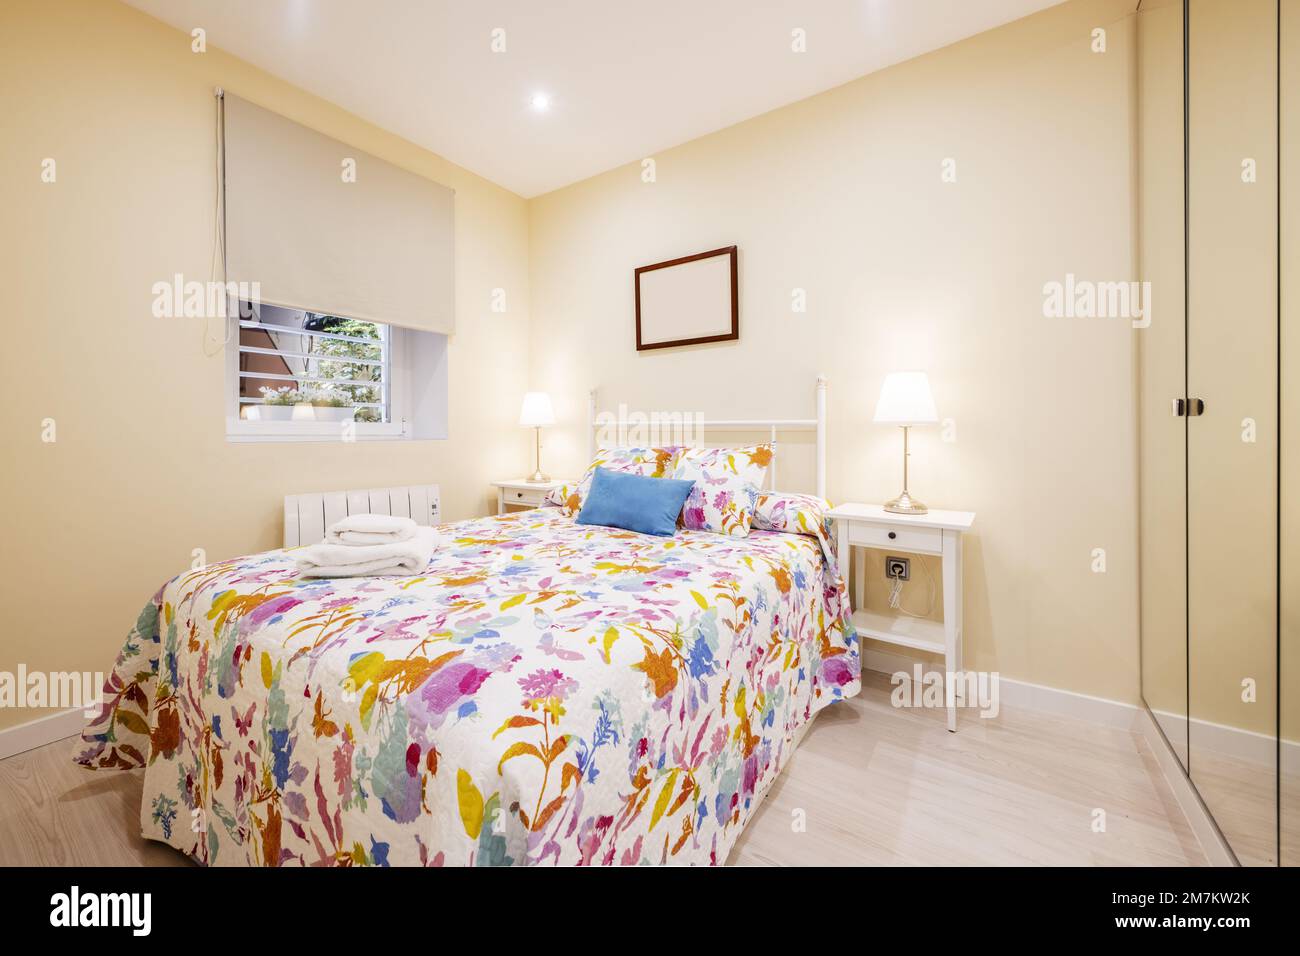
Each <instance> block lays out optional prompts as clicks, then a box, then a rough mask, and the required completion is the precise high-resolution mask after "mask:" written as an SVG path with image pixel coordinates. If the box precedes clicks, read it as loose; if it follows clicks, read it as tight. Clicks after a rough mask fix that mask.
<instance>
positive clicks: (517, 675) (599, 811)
mask: <svg viewBox="0 0 1300 956" xmlns="http://www.w3.org/2000/svg"><path fill="white" fill-rule="evenodd" d="M827 530H828V529H827V528H826V526H825V525H824V524H817V525H814V526H812V527H804V528H802V529H801V530H800V531H799V532H795V531H753V532H751V533H750V535H749V536H748V537H746V538H737V537H728V536H725V535H719V534H710V533H707V532H691V531H684V530H679V531H678V533H677V534H676V536H674V537H670V538H656V537H652V536H648V535H640V534H635V533H631V532H624V531H618V530H615V529H609V528H597V527H591V526H584V525H579V524H577V523H575V521H574V519H573V517H570V516H566V514H565V513H564V511H563V510H562V509H560V508H555V507H545V508H541V509H538V510H535V511H526V512H521V513H517V514H511V515H502V516H493V517H488V518H481V519H474V520H470V521H463V522H458V523H455V524H449V525H442V526H440V527H437V528H435V529H434V531H433V533H434V535H435V538H436V548H435V552H434V558H433V560H432V562H431V563H430V565H429V567H428V569H427V571H426V572H425V573H424V574H421V575H418V576H416V577H406V578H340V579H307V578H301V577H299V576H298V573H297V570H296V568H295V565H294V562H293V557H292V552H291V551H287V550H276V551H270V552H266V553H263V554H258V555H253V556H250V557H243V558H238V559H235V560H232V561H226V562H222V563H218V564H212V565H208V566H205V567H202V568H199V569H197V570H192V571H189V572H186V573H184V574H181V575H178V576H177V577H175V578H173V579H171V580H170V581H168V582H167V583H166V584H165V585H164V586H163V587H162V588H161V589H160V590H159V591H158V593H157V594H156V595H155V596H154V598H153V599H152V600H151V601H150V602H149V603H148V604H147V605H146V606H145V608H144V610H143V611H142V612H141V614H140V616H139V619H138V620H137V621H136V623H135V626H134V627H133V628H132V629H131V632H130V634H129V636H128V638H127V640H126V642H125V644H124V646H123V647H122V650H121V653H120V655H119V657H118V659H117V662H116V665H115V666H114V669H113V671H112V674H111V675H110V677H109V678H108V680H107V683H106V687H105V691H104V697H103V701H102V707H101V710H100V712H99V713H98V714H97V716H95V717H94V718H93V719H92V720H91V721H90V722H89V724H88V726H87V727H86V729H85V731H84V733H83V738H82V745H81V747H80V749H79V752H78V755H77V758H76V759H77V761H78V762H79V763H81V764H82V765H84V766H86V767H89V768H95V769H113V768H121V769H129V768H138V767H143V768H144V793H143V799H142V805H141V824H142V828H143V834H144V836H145V837H147V838H149V839H152V840H158V841H161V842H163V843H166V844H169V845H170V846H173V847H175V848H176V849H178V850H181V851H182V852H184V853H186V854H188V855H189V856H190V857H192V858H193V859H194V860H196V861H198V862H200V863H204V864H210V865H266V866H280V865H309V866H338V865H376V866H384V865H424V866H441V865H478V866H486V865H510V864H606V865H608V864H619V865H632V864H721V863H724V862H725V861H726V859H727V855H728V852H729V851H730V849H731V847H732V845H733V844H734V843H735V841H736V839H737V838H738V836H739V834H740V832H741V830H742V829H743V828H744V826H745V824H746V823H747V822H748V820H749V819H750V817H751V816H752V815H753V813H754V811H755V809H756V808H757V805H758V802H759V800H760V798H761V796H762V795H763V793H764V792H765V791H766V789H767V788H768V787H769V786H770V785H771V784H772V782H773V781H774V780H775V778H776V776H777V775H778V774H779V773H780V771H781V769H782V768H783V767H784V766H785V764H786V762H787V761H788V760H789V757H790V754H791V753H792V751H793V746H794V743H795V741H796V739H797V736H798V735H799V733H800V731H801V730H802V729H803V728H804V727H805V726H806V725H807V724H808V723H809V722H810V721H811V720H812V718H813V717H814V716H815V715H816V713H817V712H818V711H820V710H821V709H822V708H824V707H826V706H828V705H829V704H832V703H834V702H836V701H839V700H842V699H844V698H845V697H849V696H852V695H854V694H856V693H857V692H858V690H859V666H860V665H859V653H858V643H857V639H856V636H855V634H854V632H853V627H852V624H851V623H850V621H849V608H848V601H847V595H846V592H845V588H844V585H843V581H842V579H841V576H840V574H839V572H838V569H837V568H836V564H835V556H834V553H833V551H832V548H831V537H830V535H828V534H827V533H826V532H827Z"/></svg>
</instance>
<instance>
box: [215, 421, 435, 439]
mask: <svg viewBox="0 0 1300 956" xmlns="http://www.w3.org/2000/svg"><path fill="white" fill-rule="evenodd" d="M344 424H345V423H344V422H250V421H245V420H242V419H233V418H227V419H226V441H231V442H293V441H315V442H325V441H336V442H342V441H343V440H344V439H343V436H344V434H345V433H344ZM352 428H353V429H354V430H353V432H352V435H353V437H354V439H355V440H356V441H406V440H407V439H408V438H409V437H410V436H409V435H408V433H407V428H406V423H405V422H355V423H353V425H352Z"/></svg>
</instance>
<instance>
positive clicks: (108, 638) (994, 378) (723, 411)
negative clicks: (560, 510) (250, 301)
mask: <svg viewBox="0 0 1300 956" xmlns="http://www.w3.org/2000/svg"><path fill="white" fill-rule="evenodd" d="M1132 7H1133V3H1132V2H1131V0H1074V2H1071V3H1068V4H1065V5H1064V6H1061V7H1057V8H1053V9H1051V10H1049V11H1046V12H1044V13H1042V14H1039V15H1037V16H1034V17H1032V18H1029V19H1027V20H1023V21H1019V22H1017V23H1013V24H1010V25H1008V26H1006V27H1003V28H1000V29H998V30H996V31H993V32H991V33H987V34H983V35H980V36H978V37H974V38H972V39H970V40H968V41H965V42H963V43H960V44H957V45H955V46H952V47H949V48H947V49H944V50H942V51H938V52H936V53H934V54H931V55H928V56H925V57H922V58H920V59H918V60H914V61H910V62H908V63H904V64H901V65H899V66H896V67H893V68H890V69H888V70H885V71H883V72H881V73H878V74H874V75H872V76H868V77H865V78H863V79H861V80H858V81H855V82H853V83H850V84H848V85H846V86H843V87H840V88H838V89H836V90H832V91H829V92H827V93H824V94H821V95H819V96H816V97H813V98H811V99H809V100H806V101H803V102H800V103H797V104H794V105H791V106H788V107H785V108H783V109H780V110H777V111H774V112H772V113H769V114H766V115H763V116H760V117H757V118H755V119H753V120H750V121H748V122H745V123H742V124H740V125H738V126H735V127H732V128H730V129H726V130H723V131H721V132H718V133H715V134H712V135H710V136H706V137H703V138H701V139H699V140H696V141H693V142H691V143H687V144H685V145H683V146H680V147H677V148H675V149H672V150H668V151H666V152H664V153H661V154H659V155H657V156H656V157H655V159H656V161H657V174H658V175H657V182H655V183H653V184H647V183H643V182H642V181H641V178H640V173H641V166H640V164H632V165H629V166H627V167H623V168H620V169H617V170H614V171H611V172H609V173H606V174H603V175H601V176H597V177H595V178H593V179H590V180H587V181H585V182H582V183H579V184H576V185H574V186H572V187H569V188H567V189H564V190H560V191H558V192H555V193H552V194H550V195H547V196H544V197H541V198H539V199H536V200H533V201H531V202H528V203H525V202H524V201H523V200H521V199H520V198H518V197H516V196H514V195H513V194H511V193H509V192H507V191H506V190H503V189H500V188H498V187H496V186H494V185H492V184H490V183H488V182H486V181H484V180H482V179H480V178H478V177H476V176H473V175H471V174H470V173H468V172H466V171H465V170H462V169H459V168H457V167H455V166H453V165H451V164H449V163H447V162H446V161H444V160H442V159H441V158H439V157H437V156H434V155H432V154H430V153H428V152H426V151H424V150H422V149H419V148H417V147H415V146H414V145H412V144H410V143H407V142H405V141H403V140H400V139H398V138H397V137H395V136H392V135H390V134H388V133H385V132H383V131H381V130H378V129H376V128H375V127H373V126H371V125H369V124H367V123H365V122H363V121H361V120H359V119H358V118H356V117H354V116H351V115H349V114H347V113H345V112H343V111H342V110H340V109H338V108H337V107H334V106H332V105H330V104H328V103H325V102H323V101H321V100H319V99H316V98H315V97H312V96H310V95H308V94H306V93H304V92H302V91H301V90H298V89H296V88H294V87H291V86H289V85H287V84H286V83H284V82H282V81H280V80H278V79H275V78H274V77H272V76H270V75H268V74H266V73H263V72H261V71H258V70H256V69H254V68H252V67H251V66H249V65H248V64H246V63H243V62H242V61H239V60H237V59H234V58H232V57H230V56H228V55H226V54H224V53H222V52H220V51H217V50H214V49H211V48H209V52H208V53H206V54H202V55H199V54H194V53H191V52H190V47H189V37H188V36H187V35H185V34H183V33H181V32H178V31H176V30H173V29H171V28H169V27H167V26H164V25H162V24H160V23H158V22H157V21H154V20H152V19H150V18H148V17H146V16H144V15H142V14H140V13H138V12H136V11H134V10H132V9H130V8H128V7H125V6H121V5H118V4H113V3H103V2H92V0H59V2H57V3H40V2H36V0H8V2H6V3H5V4H4V6H3V8H0V10H2V12H0V116H3V117H4V124H5V130H6V132H5V138H4V147H3V153H2V154H0V208H3V210H4V215H5V219H6V226H7V228H6V229H5V230H4V238H3V246H0V261H3V262H4V263H5V264H6V269H7V270H8V271H7V273H6V278H7V279H8V280H9V281H7V282H6V283H5V287H6V290H7V292H8V295H9V297H10V302H9V315H10V316H11V317H12V318H11V327H12V328H14V329H15V330H16V331H18V332H20V333H21V336H20V337H21V341H22V343H23V345H24V348H25V353H24V354H25V359H24V360H23V361H21V362H15V363H13V365H12V366H11V367H10V369H9V370H8V373H9V394H10V396H11V398H10V400H9V401H6V402H4V403H3V410H2V411H0V416H2V418H0V420H3V422H4V423H5V424H6V425H7V426H8V430H7V433H8V434H9V435H11V436H13V437H12V440H11V441H12V444H11V447H12V448H13V449H14V450H13V452H12V453H11V454H10V455H8V456H7V461H6V466H5V471H4V485H3V491H4V498H5V500H6V501H7V502H9V503H10V505H11V511H10V515H9V527H8V529H7V532H8V536H9V540H10V541H11V542H16V543H21V544H22V546H23V548H24V550H23V551H21V552H19V551H18V550H17V549H16V548H13V547H10V548H6V549H5V551H4V557H3V559H0V581H3V588H4V597H5V598H6V600H5V606H6V608H7V609H8V614H9V616H8V619H7V620H6V623H5V637H4V640H3V641H2V642H0V670H13V669H14V668H15V667H16V666H17V664H18V663H20V662H22V663H25V664H27V665H28V667H30V668H40V669H52V670H84V669H90V670H104V669H107V667H108V666H109V663H110V662H111V659H112V657H113V655H114V653H115V652H116V651H117V649H118V647H119V645H120V642H121V640H122V637H123V635H124V633H125V630H126V627H127V626H128V625H129V622H130V621H131V620H133V618H134V616H135V614H136V613H137V611H138V608H139V606H140V605H141V604H142V603H143V601H144V600H146V599H147V597H148V595H149V594H150V593H151V591H152V589H154V588H155V587H157V585H158V584H160V583H161V582H162V581H163V580H165V579H166V578H168V577H170V576H171V575H172V574H174V573H175V572H176V571H177V570H178V569H180V568H182V567H184V566H186V565H187V564H188V563H189V561H190V553H191V550H192V549H193V548H198V547H202V548H204V549H206V552H207V554H208V556H209V557H211V558H219V557H224V556H229V555H233V554H238V553H248V552H254V551H258V550H262V549H265V548H269V547H273V546H275V545H276V544H277V542H278V540H279V534H280V514H279V509H280V499H281V496H282V495H284V494H286V493H290V492H294V491H305V490H321V489H327V488H353V487H364V486H367V485H375V484H403V483H410V482H422V481H437V482H439V483H441V485H442V489H443V505H444V512H445V515H446V516H447V517H448V518H449V519H457V518H463V517H468V516H470V515H474V514H481V513H483V512H485V511H486V510H487V509H488V496H487V489H486V483H487V481H489V480H490V479H491V478H494V477H498V476H500V475H502V474H509V473H517V472H518V471H519V470H520V469H521V467H522V465H523V463H524V462H526V461H527V459H528V457H529V452H530V447H529V444H528V441H529V435H528V434H527V433H526V432H525V433H521V430H520V429H518V428H516V427H515V425H514V424H513V423H514V421H515V416H516V415H517V408H518V401H519V395H520V393H521V392H522V391H523V390H524V389H525V388H526V387H536V388H545V389H548V390H550V391H551V393H552V395H553V397H554V398H555V400H556V404H557V412H558V414H559V416H560V419H561V421H562V422H563V423H567V424H565V425H563V426H562V427H560V428H557V429H555V430H553V432H552V433H551V435H550V438H549V440H548V447H547V449H546V452H545V453H546V456H547V461H546V464H547V467H548V470H550V471H551V472H552V473H555V474H564V473H570V474H571V473H575V472H576V471H577V470H578V469H580V468H581V467H582V466H583V465H584V464H585V461H584V458H585V448H586V442H585V437H584V435H583V433H582V429H581V425H580V423H581V422H582V421H583V420H584V419H585V396H586V392H587V390H588V388H590V387H591V386H593V385H598V386H602V396H603V404H604V405H605V406H606V407H609V406H611V405H614V404H617V403H618V402H626V403H628V404H630V405H631V406H633V407H640V408H650V409H681V410H690V411H700V412H707V413H709V414H710V415H715V416H725V417H752V416H758V415H782V416H786V415H792V414H811V412H812V405H811V402H812V392H811V389H812V382H813V378H814V376H815V375H816V374H817V373H818V372H825V373H826V374H827V375H828V376H829V377H830V379H831V382H832V385H831V393H830V416H831V429H830V444H831V458H830V471H829V492H830V495H831V496H832V498H834V499H836V500H840V501H845V500H863V501H878V500H882V499H884V498H885V497H888V496H890V495H892V494H894V493H896V492H897V490H898V485H899V463H898V460H899V453H900V449H899V436H898V434H897V430H896V429H891V428H882V427H877V426H873V425H872V424H871V422H870V417H871V413H872V410H873V407H874V403H875V399H876V394H877V390H878V389H879V385H880V382H881V379H882V378H883V376H884V374H885V373H886V372H888V371H890V370H893V369H901V368H908V367H923V368H926V369H928V371H929V372H930V376H931V380H932V383H933V385H934V389H935V394H936V398H937V401H938V404H939V409H940V414H941V416H942V417H944V418H951V419H953V420H954V421H955V425H956V441H954V442H951V443H949V442H943V441H941V440H940V434H939V430H938V429H920V430H918V431H917V433H916V434H915V436H914V438H915V440H914V442H913V452H914V456H913V482H912V485H913V490H914V491H915V492H916V493H917V494H918V495H919V496H920V497H922V498H923V499H924V500H927V501H928V502H929V503H930V504H931V506H932V507H938V508H961V509H970V510H974V511H977V512H978V513H979V517H978V519H977V524H976V530H975V533H974V534H973V535H972V536H971V537H970V539H969V540H968V543H967V551H966V557H967V567H966V577H965V588H966V611H965V624H966V646H967V649H968V653H967V664H968V666H972V667H977V668H981V669H996V670H999V671H1001V672H1002V673H1003V674H1005V675H1006V676H1009V677H1016V678H1021V679H1027V680H1031V681H1036V682H1041V683H1044V684H1050V685H1053V686H1057V687H1062V688H1066V689H1071V690H1077V691H1082V692H1085V693H1089V694H1095V695H1099V696H1104V697H1111V698H1116V699H1121V700H1130V701H1132V700H1136V699H1137V640H1136V626H1137V605H1136V585H1135V575H1136V541H1135V539H1136V518H1135V514H1136V510H1135V508H1136V506H1135V500H1136V497H1135V496H1136V482H1135V470H1136V461H1135V451H1134V446H1135V433H1134V395H1133V385H1132V368H1133V365H1132V363H1133V345H1132V333H1131V330H1130V328H1129V325H1128V323H1127V322H1126V321H1123V320H1119V319H1048V318H1044V317H1043V315H1042V302H1043V296H1042V286H1043V284H1044V283H1045V282H1048V281H1052V280H1058V281H1059V280H1063V279H1064V277H1065V274H1066V273H1067V272H1072V273H1074V274H1076V275H1077V276H1079V277H1080V278H1088V279H1093V280H1115V281H1119V280H1126V279H1130V278H1134V277H1135V276H1136V266H1135V241H1134V225H1133V222H1132V219H1133V216H1132V207H1133V202H1134V169H1133V140H1134V136H1133V131H1132V125H1133V121H1134V111H1133V92H1134V64H1133V45H1132V24H1131V21H1130V19H1129V18H1128V14H1130V13H1131V9H1132ZM1099 26H1101V27H1105V28H1106V29H1107V31H1108V36H1107V41H1108V49H1107V52H1106V53H1104V54H1098V53H1093V52H1091V50H1090V48H1089V43H1090V32H1091V30H1092V29H1093V28H1094V27H1099ZM216 85H221V86H224V87H226V88H227V89H229V90H231V91H232V92H234V93H237V94H240V95H242V96H245V97H247V98H249V99H252V100H254V101H256V102H258V103H260V104H262V105H264V106H266V107H268V108H270V109H273V110H275V111H277V112H280V113H283V114H284V115H287V116H289V117H291V118H293V119H295V120H297V121H299V122H302V123H304V124H306V125H308V126H311V127H313V128H315V129H318V130H321V131H322V132H324V133H326V134H327V135H330V136H333V137H336V138H338V139H340V140H343V141H345V142H349V143H353V144H355V145H356V146H357V147H358V148H360V149H363V150H366V151H368V152H371V153H374V154H375V155H378V156H381V157H383V158H386V159H388V160H390V161H392V162H395V163H397V164H399V165H401V166H404V167H405V168H408V169H411V170H414V171H416V172H418V173H421V174H423V175H427V176H429V177H430V178H431V179H434V180H436V181H438V182H441V183H444V184H446V185H449V186H452V187H454V188H455V189H456V190H457V237H456V238H457V302H458V318H457V323H458V324H457V332H456V334H455V336H454V337H453V340H452V343H451V351H450V368H451V420H450V429H451V439H450V440H449V441H446V442H407V443H373V444H360V443H358V444H355V445H344V444H339V443H322V444H301V445H293V444H260V445H259V444H243V445H240V444H229V443H227V442H226V441H225V437H224V421H223V418H222V412H223V406H222V398H223V394H224V393H223V384H224V381H223V374H224V368H223V362H222V360H221V358H219V357H217V358H207V357H205V356H204V355H203V352H202V350H201V339H202V329H201V328H200V325H199V323H198V322H197V321H193V320H160V319H155V318H153V317H152V315H151V312H150V304H151V301H152V295H151V291H150V290H151V286H152V284H153V283H154V282H156V281H158V280H160V279H166V278H168V277H170V276H171V275H172V274H173V273H175V272H181V273H183V274H185V275H186V276H194V277H198V278H206V277H207V275H208V270H209V263H210V258H211V251H212V248H211V236H212V231H213V213H212V208H213V177H212V172H211V165H212V145H213V107H212V97H211V90H212V87H213V86H216ZM47 156H48V157H54V158H55V159H57V161H58V182H57V184H54V185H45V184H42V183H41V182H40V178H39V176H40V163H41V160H42V159H43V158H44V157H47ZM949 157H951V158H953V159H955V160H956V162H957V175H958V178H957V182H956V183H943V182H941V179H940V170H941V163H942V161H943V160H944V159H945V158H949ZM730 243H737V244H738V245H739V246H740V249H741V257H742V259H741V277H742V278H741V285H742V288H741V312H742V317H741V340H740V342H739V343H729V344H723V345H719V346H711V347H703V348H697V349H688V350H665V351H662V352H656V353H644V354H637V353H636V352H635V351H634V349H633V340H632V305H631V291H632V270H633V268H634V267H635V266H638V265H642V264H646V263H649V262H655V261H658V260H661V259H666V258H669V257H672V256H676V255H682V254H686V253H690V252H695V251H700V250H703V249H709V248H713V247H716V246H720V245H724V244H730ZM496 287H501V288H505V289H506V290H507V294H508V299H507V301H508V304H509V307H510V311H509V312H508V313H507V314H506V315H504V316H503V315H498V314H494V313H491V312H490V311H489V301H490V293H491V290H492V289H493V288H496ZM794 288H803V289H806V290H807V297H808V311H807V313H805V314H793V313H792V312H791V310H790V302H791V290H792V289H794ZM1156 308H1157V310H1159V309H1160V303H1159V298H1158V297H1157V300H1156ZM530 313H531V317H530ZM1156 321H1160V317H1159V314H1157V317H1156ZM123 381H126V382H131V383H135V384H136V385H137V386H138V391H137V392H136V393H135V394H134V396H133V399H132V401H131V402H130V403H129V404H127V403H122V402H120V401H117V400H114V398H113V396H115V395H116V394H117V393H118V391H119V389H120V387H121V383H122V382H123ZM46 417H52V418H54V419H56V421H57V427H58V441H57V443H55V444H43V443H42V442H41V440H40V433H41V420H42V419H44V418H46ZM801 471H802V474H803V475H805V476H806V475H807V469H806V468H802V469H801V468H800V467H796V466H795V463H793V462H792V463H791V468H790V469H788V470H787V471H786V474H787V475H789V476H791V477H795V476H797V475H799V474H800V473H801ZM1094 548H1104V549H1105V550H1106V561H1107V572H1106V573H1104V574H1095V573H1093V572H1092V570H1091V564H1092V561H1093V557H1092V551H1093V549H1094ZM914 570H915V573H914V578H915V580H916V581H918V582H921V585H920V586H923V582H924V580H925V575H924V574H923V573H921V572H920V569H914ZM917 587H918V585H917V584H914V585H912V586H911V590H910V591H909V593H908V597H907V601H908V606H909V607H916V606H917V605H918V604H920V605H922V606H923V605H924V597H925V595H924V593H922V592H918V591H917V590H916V588H917ZM882 594H883V588H882V587H881V586H880V582H879V581H873V595H874V596H875V597H876V599H877V600H878V599H879V597H880V596H881V595H882ZM28 716H30V715H26V714H23V715H20V714H19V713H17V712H13V711H10V712H0V726H5V725H8V724H13V723H17V722H19V720H20V719H27V717H28Z"/></svg>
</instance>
